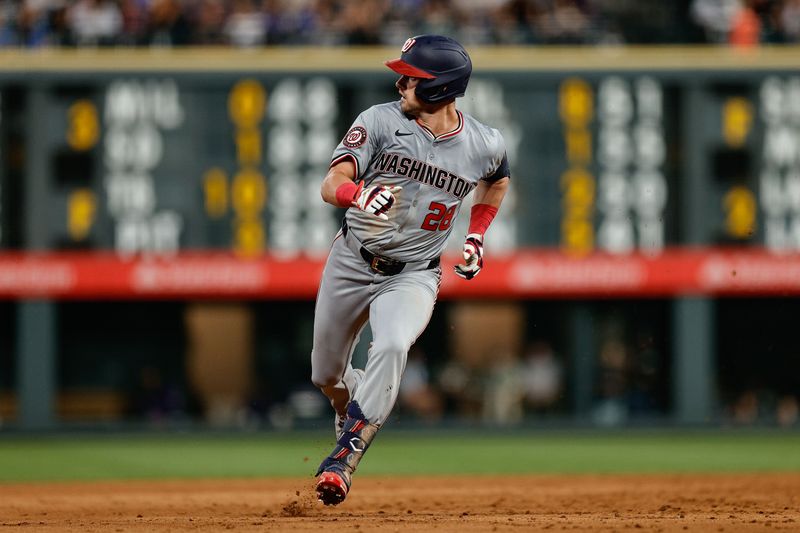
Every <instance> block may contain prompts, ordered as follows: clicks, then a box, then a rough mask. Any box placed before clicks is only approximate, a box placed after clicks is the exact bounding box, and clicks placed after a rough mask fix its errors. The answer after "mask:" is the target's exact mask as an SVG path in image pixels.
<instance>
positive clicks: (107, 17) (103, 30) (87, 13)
mask: <svg viewBox="0 0 800 533" xmlns="http://www.w3.org/2000/svg"><path fill="white" fill-rule="evenodd" d="M67 25H68V30H69V32H70V35H71V40H72V41H73V42H74V44H76V45H78V46H107V45H112V44H115V43H116V39H117V36H118V35H119V33H120V32H121V31H122V13H121V12H120V9H119V6H118V5H117V3H116V2H114V1H113V0H78V2H76V3H75V4H73V5H72V6H71V7H70V8H69V9H68V11H67Z"/></svg>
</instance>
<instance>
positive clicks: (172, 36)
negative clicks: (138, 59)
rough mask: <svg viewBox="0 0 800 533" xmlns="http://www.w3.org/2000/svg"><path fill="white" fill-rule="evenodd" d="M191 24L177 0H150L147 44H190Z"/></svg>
mask: <svg viewBox="0 0 800 533" xmlns="http://www.w3.org/2000/svg"><path fill="white" fill-rule="evenodd" d="M191 32H192V29H191V26H190V23H189V19H188V17H187V15H186V13H185V12H184V10H183V7H182V6H181V4H180V3H179V2H178V0H150V5H149V9H148V35H147V44H150V45H157V46H181V45H186V44H190V39H191Z"/></svg>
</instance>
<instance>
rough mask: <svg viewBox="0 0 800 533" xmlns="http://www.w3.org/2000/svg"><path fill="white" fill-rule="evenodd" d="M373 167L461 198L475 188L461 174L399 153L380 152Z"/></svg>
mask: <svg viewBox="0 0 800 533" xmlns="http://www.w3.org/2000/svg"><path fill="white" fill-rule="evenodd" d="M373 168H374V169H375V170H377V171H380V172H385V173H390V174H394V175H396V176H401V177H404V178H409V179H412V180H415V181H418V182H420V183H422V184H425V185H430V186H431V187H436V188H437V189H441V190H443V191H445V192H446V193H448V194H451V195H453V196H455V197H456V198H459V199H461V200H463V199H464V197H466V196H467V195H468V194H469V193H470V192H471V191H472V189H474V188H475V184H474V183H470V182H469V181H467V180H465V179H464V178H462V177H461V176H457V175H455V174H453V173H452V172H448V171H446V170H444V169H443V168H439V167H436V166H433V165H429V164H428V163H425V162H424V161H419V160H417V159H414V158H412V157H408V156H404V155H400V154H393V153H386V152H384V153H381V155H380V156H378V157H377V159H376V160H375V164H374V165H373Z"/></svg>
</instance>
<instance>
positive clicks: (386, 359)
mask: <svg viewBox="0 0 800 533" xmlns="http://www.w3.org/2000/svg"><path fill="white" fill-rule="evenodd" d="M360 247H361V243H359V242H358V240H357V239H356V237H355V236H354V235H353V233H352V231H350V232H347V234H346V235H343V234H342V232H341V231H340V232H339V234H338V235H337V236H336V239H335V240H334V242H333V246H332V247H331V251H330V254H329V255H328V260H327V262H326V263H325V269H324V270H323V273H322V281H321V282H320V287H319V292H318V294H317V303H316V308H315V311H314V345H313V348H312V351H311V380H312V381H313V383H314V384H315V385H316V386H317V387H319V388H320V389H321V390H322V392H323V393H325V395H326V396H327V397H328V398H329V399H330V400H331V404H332V405H333V407H334V409H335V410H336V411H337V413H339V414H340V415H344V413H345V411H346V409H347V403H348V402H349V401H350V400H351V399H354V400H356V401H357V402H358V405H359V406H360V407H361V411H362V412H363V413H364V416H365V417H366V418H367V420H369V421H370V422H371V423H373V424H377V425H378V426H380V425H382V424H383V423H384V422H385V421H386V419H387V417H388V416H389V413H390V412H391V410H392V407H393V406H394V402H395V400H396V399H397V393H398V391H399V388H400V379H401V378H402V375H403V370H404V369H405V365H406V357H407V355H408V350H409V348H410V347H411V345H412V344H413V343H414V341H416V340H417V337H419V335H420V334H421V333H422V331H423V330H424V329H425V327H426V326H427V325H428V322H429V321H430V318H431V314H432V313H433V307H434V304H435V303H436V296H437V294H438V292H439V282H440V280H441V276H442V271H441V268H440V267H436V268H431V269H428V268H426V265H425V263H424V262H423V263H411V264H409V265H407V266H406V268H404V269H403V271H401V272H400V273H398V274H395V275H393V276H384V275H381V274H377V273H375V272H374V271H373V270H372V269H371V268H370V266H369V265H368V264H367V263H366V261H365V260H364V258H363V257H361V255H360V253H359V248H360ZM367 321H369V324H370V327H371V328H372V338H373V342H372V344H371V346H370V348H369V351H368V356H367V364H366V368H365V369H364V371H365V377H364V381H363V382H362V383H361V384H360V385H359V386H358V388H357V390H356V393H355V397H354V398H350V391H352V390H353V384H354V378H353V367H352V364H351V363H352V355H353V349H354V348H355V346H356V344H357V343H358V339H359V337H360V335H361V331H362V330H363V328H364V327H365V326H366V323H367Z"/></svg>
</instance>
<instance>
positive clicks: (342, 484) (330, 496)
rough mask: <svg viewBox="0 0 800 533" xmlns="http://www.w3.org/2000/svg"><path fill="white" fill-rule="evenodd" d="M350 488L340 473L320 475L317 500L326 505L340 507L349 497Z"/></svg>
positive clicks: (328, 472) (329, 472) (330, 472)
mask: <svg viewBox="0 0 800 533" xmlns="http://www.w3.org/2000/svg"><path fill="white" fill-rule="evenodd" d="M348 491H349V487H348V486H347V482H346V481H345V480H344V478H343V477H342V476H341V475H340V474H339V473H338V472H332V471H327V472H323V473H322V474H320V476H319V478H318V481H317V499H318V500H319V501H321V502H322V503H324V504H325V505H339V504H340V503H342V502H343V501H344V499H345V498H346V497H347V492H348Z"/></svg>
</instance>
